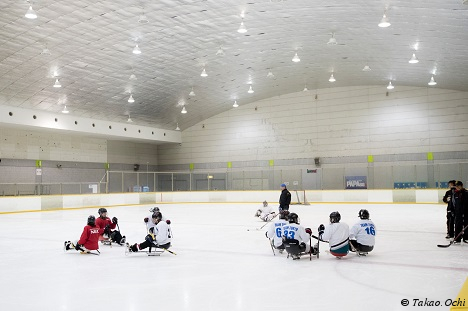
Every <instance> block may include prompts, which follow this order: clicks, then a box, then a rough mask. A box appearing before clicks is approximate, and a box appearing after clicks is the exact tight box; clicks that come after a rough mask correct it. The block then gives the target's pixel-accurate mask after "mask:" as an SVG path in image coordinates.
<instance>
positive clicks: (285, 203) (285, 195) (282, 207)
mask: <svg viewBox="0 0 468 311" xmlns="http://www.w3.org/2000/svg"><path fill="white" fill-rule="evenodd" d="M290 203H291V192H289V191H288V189H286V184H281V195H280V199H279V211H280V212H281V211H289V204H290Z"/></svg>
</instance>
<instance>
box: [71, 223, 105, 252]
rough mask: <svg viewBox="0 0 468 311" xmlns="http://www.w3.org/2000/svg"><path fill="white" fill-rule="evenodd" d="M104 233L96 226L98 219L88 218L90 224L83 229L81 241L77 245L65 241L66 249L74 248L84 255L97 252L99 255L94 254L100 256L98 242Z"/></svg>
mask: <svg viewBox="0 0 468 311" xmlns="http://www.w3.org/2000/svg"><path fill="white" fill-rule="evenodd" d="M102 232H103V230H102V229H99V227H97V226H96V217H94V216H93V215H91V216H89V217H88V224H87V225H86V226H85V227H84V228H83V233H81V237H80V240H79V241H78V242H75V243H72V242H70V241H65V243H64V248H65V250H66V251H68V250H71V249H73V248H74V249H76V250H77V251H80V252H82V253H90V251H93V250H95V251H97V252H98V253H97V254H96V253H93V254H96V255H99V250H98V249H99V245H98V241H99V236H100V235H101V233H102Z"/></svg>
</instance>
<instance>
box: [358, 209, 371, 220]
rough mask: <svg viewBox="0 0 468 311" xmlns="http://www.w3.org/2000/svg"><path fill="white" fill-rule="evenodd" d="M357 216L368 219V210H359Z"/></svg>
mask: <svg viewBox="0 0 468 311" xmlns="http://www.w3.org/2000/svg"><path fill="white" fill-rule="evenodd" d="M358 217H359V218H361V219H369V211H368V210H366V209H362V210H360V211H359V215H358Z"/></svg>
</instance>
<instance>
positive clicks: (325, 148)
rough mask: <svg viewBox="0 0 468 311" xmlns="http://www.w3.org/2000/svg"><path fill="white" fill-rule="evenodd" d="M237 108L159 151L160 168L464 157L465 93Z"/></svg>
mask: <svg viewBox="0 0 468 311" xmlns="http://www.w3.org/2000/svg"><path fill="white" fill-rule="evenodd" d="M316 95H317V99H315V96H316ZM238 102H239V103H240V105H241V106H240V107H239V108H233V109H231V110H229V111H227V112H225V113H222V114H219V115H217V116H214V117H212V118H209V119H207V120H204V121H202V122H200V123H199V124H196V125H195V126H193V127H191V128H188V129H186V130H184V131H183V132H182V145H181V146H179V145H178V144H171V145H162V146H160V147H159V149H158V161H159V164H160V165H169V164H186V163H209V162H228V161H251V160H275V159H294V158H313V157H339V156H353V155H379V154H404V153H421V152H442V151H463V150H468V140H467V139H466V135H468V92H459V91H453V90H445V89H438V88H419V87H398V86H397V88H396V89H395V90H394V91H392V92H389V94H388V96H386V89H385V88H384V87H382V86H360V87H338V88H329V89H319V90H317V91H309V92H297V93H292V94H287V95H282V96H277V97H272V98H268V99H265V100H261V101H257V102H254V103H251V104H246V105H242V102H241V101H238Z"/></svg>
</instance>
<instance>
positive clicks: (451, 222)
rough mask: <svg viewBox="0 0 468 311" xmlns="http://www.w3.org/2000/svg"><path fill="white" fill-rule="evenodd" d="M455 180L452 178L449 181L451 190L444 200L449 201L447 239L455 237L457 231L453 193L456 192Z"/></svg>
mask: <svg viewBox="0 0 468 311" xmlns="http://www.w3.org/2000/svg"><path fill="white" fill-rule="evenodd" d="M455 183H456V181H455V180H451V181H449V182H448V186H449V190H447V192H445V195H444V197H443V198H442V201H444V202H445V203H447V236H446V237H445V238H446V239H451V238H453V237H454V233H455V207H454V206H453V202H454V201H453V200H452V198H453V195H454V193H455V190H456V187H455Z"/></svg>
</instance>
